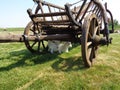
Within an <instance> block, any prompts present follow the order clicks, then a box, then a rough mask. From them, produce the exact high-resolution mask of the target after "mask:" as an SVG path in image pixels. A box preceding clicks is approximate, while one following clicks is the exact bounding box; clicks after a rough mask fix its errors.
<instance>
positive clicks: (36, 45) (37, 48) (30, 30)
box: [24, 21, 47, 53]
mask: <svg viewBox="0 0 120 90" xmlns="http://www.w3.org/2000/svg"><path fill="white" fill-rule="evenodd" d="M41 34H42V31H41V30H40V26H39V25H35V24H33V22H32V21H31V22H29V23H28V25H27V26H26V28H25V31H24V36H27V37H29V36H36V37H38V36H40V35H41ZM24 43H25V45H26V47H27V49H28V50H29V51H31V52H32V53H43V52H44V51H46V50H47V41H44V40H35V41H29V40H28V39H27V38H25V41H24Z"/></svg>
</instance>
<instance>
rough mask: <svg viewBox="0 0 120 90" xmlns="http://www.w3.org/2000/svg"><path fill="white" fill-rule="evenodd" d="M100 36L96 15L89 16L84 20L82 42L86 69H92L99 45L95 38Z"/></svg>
mask: <svg viewBox="0 0 120 90" xmlns="http://www.w3.org/2000/svg"><path fill="white" fill-rule="evenodd" d="M99 35H100V30H99V25H98V21H97V18H96V15H95V14H91V15H88V16H87V17H86V18H85V19H84V23H83V31H82V40H81V49H82V58H83V61H84V64H85V67H91V65H92V63H93V60H94V58H95V57H96V51H97V49H98V45H97V44H96V43H95V42H94V41H93V38H94V37H95V36H99Z"/></svg>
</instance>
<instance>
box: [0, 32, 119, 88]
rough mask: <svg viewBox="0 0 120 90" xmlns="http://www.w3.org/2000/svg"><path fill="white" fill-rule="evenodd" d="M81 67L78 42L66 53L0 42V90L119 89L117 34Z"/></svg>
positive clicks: (22, 44)
mask: <svg viewBox="0 0 120 90" xmlns="http://www.w3.org/2000/svg"><path fill="white" fill-rule="evenodd" d="M111 37H113V43H112V44H111V45H109V47H107V46H102V47H100V48H99V51H98V55H97V58H96V60H95V63H94V66H92V67H91V68H89V69H86V68H84V65H83V61H82V58H81V48H80V45H79V44H78V45H74V48H72V49H71V50H70V52H69V53H62V54H57V53H55V54H50V53H47V54H44V55H35V54H31V53H30V52H29V51H28V50H27V49H26V47H25V45H24V43H6V44H5V43H0V90H120V34H112V35H111Z"/></svg>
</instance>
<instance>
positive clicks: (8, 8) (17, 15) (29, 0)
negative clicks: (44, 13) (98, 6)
mask: <svg viewBox="0 0 120 90" xmlns="http://www.w3.org/2000/svg"><path fill="white" fill-rule="evenodd" d="M45 1H47V2H50V3H54V4H56V5H59V6H63V7H64V4H65V3H74V2H77V1H79V0H45ZM100 1H102V3H104V2H107V3H108V8H109V9H110V10H111V12H112V13H113V17H114V19H117V20H118V21H119V23H120V13H119V12H120V3H119V2H118V0H114V1H113V0H100ZM28 8H31V9H34V8H35V7H34V2H33V0H1V1H0V28H8V27H25V26H26V25H27V23H28V22H29V21H30V18H29V16H28V14H27V12H26V11H27V9H28Z"/></svg>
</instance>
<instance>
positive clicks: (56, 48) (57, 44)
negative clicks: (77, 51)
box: [48, 40, 72, 54]
mask: <svg viewBox="0 0 120 90" xmlns="http://www.w3.org/2000/svg"><path fill="white" fill-rule="evenodd" d="M70 47H72V44H71V42H63V41H58V40H49V41H48V51H50V53H52V54H53V53H54V52H59V53H62V52H68V51H69V48H70Z"/></svg>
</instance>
